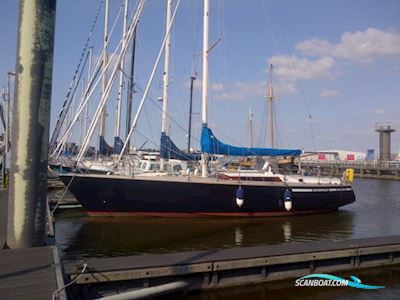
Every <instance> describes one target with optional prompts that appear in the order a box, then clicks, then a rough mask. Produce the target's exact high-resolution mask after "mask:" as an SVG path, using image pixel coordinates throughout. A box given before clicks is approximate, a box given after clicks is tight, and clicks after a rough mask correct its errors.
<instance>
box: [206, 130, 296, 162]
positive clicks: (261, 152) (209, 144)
mask: <svg viewBox="0 0 400 300" xmlns="http://www.w3.org/2000/svg"><path fill="white" fill-rule="evenodd" d="M201 151H202V152H204V153H209V154H225V155H233V156H299V155H300V154H301V153H302V151H301V150H290V149H271V148H244V147H236V146H231V145H227V144H224V143H222V142H221V141H219V140H218V139H217V138H216V137H215V136H214V134H213V133H212V131H211V129H210V128H208V127H207V126H203V129H202V131H201Z"/></svg>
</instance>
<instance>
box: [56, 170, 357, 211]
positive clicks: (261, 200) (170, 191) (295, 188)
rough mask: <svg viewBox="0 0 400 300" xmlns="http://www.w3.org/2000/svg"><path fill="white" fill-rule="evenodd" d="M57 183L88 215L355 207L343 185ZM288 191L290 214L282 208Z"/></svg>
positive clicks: (65, 177) (112, 179) (77, 179)
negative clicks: (238, 197)
mask: <svg viewBox="0 0 400 300" xmlns="http://www.w3.org/2000/svg"><path fill="white" fill-rule="evenodd" d="M60 178H61V180H62V181H63V182H64V184H65V185H66V186H69V190H70V191H71V192H72V194H73V195H74V196H75V197H76V198H77V200H78V201H79V202H80V203H81V204H82V206H83V208H84V209H85V210H86V211H87V212H88V213H89V214H90V215H110V216H111V215H114V216H118V215H137V216H141V215H152V216H186V215H192V216H193V215H197V216H207V215H208V216H270V215H287V214H304V213H315V212H323V211H329V210H336V209H338V208H339V207H341V206H343V205H346V204H350V203H352V202H354V201H355V196H354V192H353V190H352V188H351V186H347V185H310V184H296V185H285V184H283V183H268V182H241V183H239V182H232V181H216V180H210V179H206V180H201V179H198V178H192V179H190V180H188V179H187V178H179V177H169V178H166V177H155V178H153V177H149V178H143V177H142V178H139V177H135V178H126V177H117V176H110V175H109V176H107V175H81V174H79V175H72V174H62V175H60ZM72 178H73V179H72ZM71 179H72V182H71V183H70V181H71ZM239 186H241V187H242V189H243V192H244V195H243V200H244V203H243V205H242V206H241V207H239V206H238V204H237V202H236V193H237V190H238V188H239ZM288 189H289V190H290V191H291V201H292V209H291V210H290V211H287V210H286V209H285V207H284V193H285V191H286V190H288Z"/></svg>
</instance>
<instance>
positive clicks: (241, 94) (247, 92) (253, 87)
mask: <svg viewBox="0 0 400 300" xmlns="http://www.w3.org/2000/svg"><path fill="white" fill-rule="evenodd" d="M266 94H267V85H266V83H265V82H262V81H260V82H235V83H234V84H233V85H232V87H230V88H229V92H222V93H221V94H220V96H219V99H221V100H242V99H246V98H249V97H260V98H261V97H265V95H266Z"/></svg>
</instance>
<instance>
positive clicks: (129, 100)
mask: <svg viewBox="0 0 400 300" xmlns="http://www.w3.org/2000/svg"><path fill="white" fill-rule="evenodd" d="M136 32H137V28H135V31H134V33H133V41H132V56H131V72H130V74H129V89H128V97H127V98H126V129H125V130H126V133H125V144H126V145H127V147H126V148H127V149H128V153H129V147H130V141H129V138H128V134H129V129H130V128H131V116H132V100H133V93H134V92H135V91H134V85H135V82H134V78H133V75H134V72H135V51H136Z"/></svg>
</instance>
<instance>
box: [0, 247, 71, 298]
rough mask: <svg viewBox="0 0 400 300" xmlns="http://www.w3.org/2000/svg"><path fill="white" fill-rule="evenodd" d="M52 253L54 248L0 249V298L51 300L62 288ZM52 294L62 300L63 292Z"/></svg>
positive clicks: (56, 263) (57, 264) (58, 264)
mask: <svg viewBox="0 0 400 300" xmlns="http://www.w3.org/2000/svg"><path fill="white" fill-rule="evenodd" d="M56 251H57V250H56V249H55V248H54V247H37V248H27V249H13V250H0V298H2V299H52V296H53V293H55V292H56V291H57V290H58V289H60V288H62V287H63V281H62V277H61V278H60V277H59V275H61V273H59V270H57V268H58V267H59V266H60V262H59V261H55V258H54V252H56ZM57 273H58V275H57ZM55 295H56V296H57V297H56V299H66V296H65V292H64V291H61V293H55Z"/></svg>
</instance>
